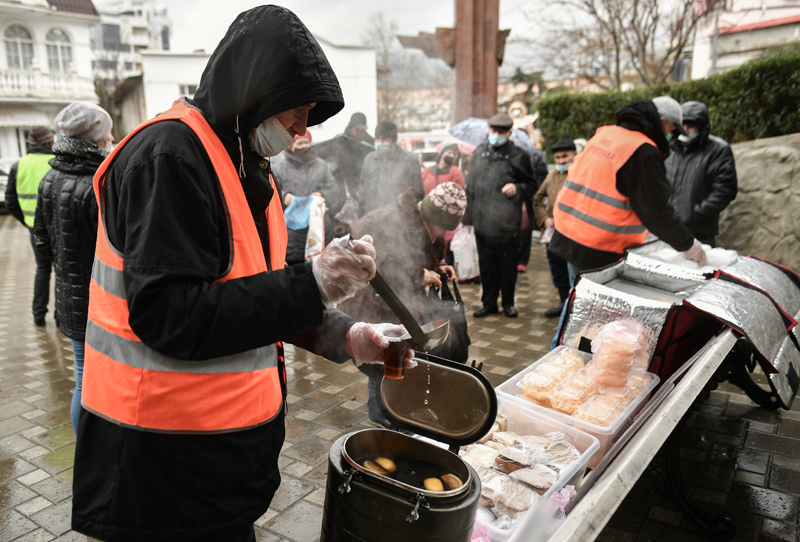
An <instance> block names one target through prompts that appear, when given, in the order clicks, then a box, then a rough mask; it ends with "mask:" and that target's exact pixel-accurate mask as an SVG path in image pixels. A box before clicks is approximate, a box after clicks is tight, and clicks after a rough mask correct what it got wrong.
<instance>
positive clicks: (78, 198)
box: [33, 137, 108, 342]
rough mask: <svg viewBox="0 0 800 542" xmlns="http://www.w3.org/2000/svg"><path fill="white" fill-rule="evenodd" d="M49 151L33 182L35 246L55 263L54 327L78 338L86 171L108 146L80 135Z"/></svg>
mask: <svg viewBox="0 0 800 542" xmlns="http://www.w3.org/2000/svg"><path fill="white" fill-rule="evenodd" d="M53 153H54V154H55V158H52V159H51V160H50V166H51V167H52V169H51V170H50V171H48V172H47V174H46V175H45V176H44V178H43V179H42V182H41V183H39V197H38V201H37V203H36V220H35V222H34V227H33V230H34V239H35V246H36V252H37V253H39V255H40V256H41V257H43V258H44V259H46V260H48V261H52V262H54V263H55V271H56V311H57V312H58V323H59V328H60V329H61V332H62V333H63V334H64V335H66V336H67V337H69V338H70V339H72V340H75V341H80V342H83V340H84V338H85V333H86V317H87V315H88V314H89V282H90V281H91V278H92V263H93V262H94V247H95V243H96V240H97V200H96V199H95V197H94V190H93V188H92V177H93V176H94V172H95V171H97V168H98V167H99V166H100V164H101V163H102V162H103V160H104V159H105V157H106V156H108V151H106V150H105V149H102V148H100V147H98V146H97V145H95V144H94V143H92V142H90V141H86V140H85V139H75V138H72V137H61V138H59V140H58V141H56V143H55V145H53Z"/></svg>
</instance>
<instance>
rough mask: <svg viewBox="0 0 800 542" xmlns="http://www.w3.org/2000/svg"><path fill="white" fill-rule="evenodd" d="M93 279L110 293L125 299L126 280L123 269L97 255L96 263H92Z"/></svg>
mask: <svg viewBox="0 0 800 542" xmlns="http://www.w3.org/2000/svg"><path fill="white" fill-rule="evenodd" d="M92 279H93V280H94V281H95V282H96V283H97V284H99V285H100V287H101V288H102V289H103V290H105V291H106V292H108V293H109V294H111V295H114V296H117V297H120V298H122V299H125V282H124V281H123V280H122V271H118V270H116V269H114V268H113V267H111V266H110V265H106V264H105V263H103V262H102V261H100V259H99V258H98V257H97V256H95V257H94V265H92Z"/></svg>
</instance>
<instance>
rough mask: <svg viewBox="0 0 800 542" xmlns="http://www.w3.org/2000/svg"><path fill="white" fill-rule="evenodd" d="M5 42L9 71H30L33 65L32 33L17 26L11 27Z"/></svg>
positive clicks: (8, 29)
mask: <svg viewBox="0 0 800 542" xmlns="http://www.w3.org/2000/svg"><path fill="white" fill-rule="evenodd" d="M5 42H6V60H7V62H8V69H10V70H27V69H30V67H31V64H33V39H32V38H31V34H30V32H28V31H27V30H25V29H24V28H23V27H21V26H19V25H16V24H15V25H13V26H9V27H8V28H7V29H6V32H5Z"/></svg>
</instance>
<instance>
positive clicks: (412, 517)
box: [406, 493, 431, 523]
mask: <svg viewBox="0 0 800 542" xmlns="http://www.w3.org/2000/svg"><path fill="white" fill-rule="evenodd" d="M420 506H422V507H423V508H430V507H431V506H430V505H429V504H428V503H427V502H425V495H421V494H419V493H418V494H417V497H416V502H415V503H414V509H413V510H411V512H409V513H408V515H407V516H406V521H407V522H409V523H414V522H415V521H417V520H418V519H419V507H420Z"/></svg>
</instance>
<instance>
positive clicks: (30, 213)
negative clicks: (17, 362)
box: [6, 126, 55, 327]
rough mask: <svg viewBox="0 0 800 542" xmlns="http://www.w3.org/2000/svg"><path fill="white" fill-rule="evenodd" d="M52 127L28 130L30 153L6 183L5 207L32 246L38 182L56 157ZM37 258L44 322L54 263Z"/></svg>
mask: <svg viewBox="0 0 800 542" xmlns="http://www.w3.org/2000/svg"><path fill="white" fill-rule="evenodd" d="M53 136H54V134H53V130H50V129H49V128H47V127H46V126H36V127H35V128H31V130H30V131H29V132H28V137H27V140H28V145H29V147H28V154H26V155H25V156H23V157H22V158H20V160H19V162H17V163H16V164H14V165H13V166H11V171H10V172H9V173H8V185H7V186H6V208H7V209H8V211H9V212H10V213H11V214H12V215H13V216H14V218H16V219H17V220H19V221H20V222H22V224H24V225H25V227H26V228H28V231H29V232H30V234H31V246H33V220H34V217H35V216H36V196H37V195H38V193H39V183H40V182H41V180H42V178H43V177H44V175H45V173H47V172H48V171H50V163H49V162H50V160H51V159H52V158H54V156H55V155H54V154H53V151H52V148H53ZM33 254H34V256H35V257H36V277H35V278H34V281H33V323H34V324H35V325H37V326H39V327H42V326H44V325H45V322H44V317H45V314H47V303H48V302H49V301H50V272H51V270H52V268H53V262H52V261H51V260H48V259H46V258H45V257H43V256H41V255H39V254H37V253H36V250H35V249H34V251H33Z"/></svg>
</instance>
